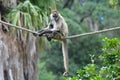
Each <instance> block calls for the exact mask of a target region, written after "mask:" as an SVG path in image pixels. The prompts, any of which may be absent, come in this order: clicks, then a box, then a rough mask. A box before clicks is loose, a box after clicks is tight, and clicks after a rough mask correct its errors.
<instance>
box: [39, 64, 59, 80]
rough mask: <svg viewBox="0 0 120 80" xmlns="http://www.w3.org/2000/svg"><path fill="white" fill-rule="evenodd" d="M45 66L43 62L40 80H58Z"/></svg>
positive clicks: (40, 66)
mask: <svg viewBox="0 0 120 80" xmlns="http://www.w3.org/2000/svg"><path fill="white" fill-rule="evenodd" d="M44 66H45V62H41V63H40V64H39V65H38V67H39V80H57V76H56V75H54V74H53V73H52V72H50V71H47V69H46V67H44Z"/></svg>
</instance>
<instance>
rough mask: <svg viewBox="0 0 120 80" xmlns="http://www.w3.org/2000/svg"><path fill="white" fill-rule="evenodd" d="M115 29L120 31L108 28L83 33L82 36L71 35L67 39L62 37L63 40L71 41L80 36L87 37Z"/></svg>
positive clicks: (80, 35)
mask: <svg viewBox="0 0 120 80" xmlns="http://www.w3.org/2000/svg"><path fill="white" fill-rule="evenodd" d="M117 29H120V27H115V28H109V29H104V30H99V31H94V32H89V33H83V34H78V35H73V36H67V37H64V39H72V38H77V37H82V36H87V35H92V34H99V33H103V32H108V31H113V30H117Z"/></svg>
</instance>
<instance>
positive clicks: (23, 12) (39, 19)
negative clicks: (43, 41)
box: [7, 0, 48, 29]
mask: <svg viewBox="0 0 120 80" xmlns="http://www.w3.org/2000/svg"><path fill="white" fill-rule="evenodd" d="M7 17H8V19H9V21H10V22H12V24H15V25H22V24H23V23H24V24H23V26H24V27H26V28H30V29H34V28H36V29H40V28H41V27H42V26H45V25H46V24H47V22H48V18H47V13H46V11H45V10H42V9H41V8H39V7H38V6H35V5H33V4H32V3H31V2H30V1H29V0H27V1H25V2H24V3H20V4H19V5H18V6H17V8H15V9H13V10H12V11H11V12H10V13H9V14H8V16H7ZM21 18H22V21H20V20H21ZM44 22H46V23H44ZM43 24H44V25H43Z"/></svg>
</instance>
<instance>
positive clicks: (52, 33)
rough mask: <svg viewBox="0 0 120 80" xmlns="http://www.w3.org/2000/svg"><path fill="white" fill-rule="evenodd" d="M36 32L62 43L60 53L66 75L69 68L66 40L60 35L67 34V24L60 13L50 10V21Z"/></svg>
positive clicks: (49, 39)
mask: <svg viewBox="0 0 120 80" xmlns="http://www.w3.org/2000/svg"><path fill="white" fill-rule="evenodd" d="M38 33H40V34H39V36H42V35H46V37H47V39H48V41H51V39H55V40H58V41H60V42H61V43H62V53H63V61H64V68H65V72H64V73H63V76H65V77H67V76H68V70H69V67H68V48H67V40H66V39H62V38H61V37H60V36H62V37H66V36H67V35H68V26H67V23H66V21H65V20H64V18H63V17H62V15H61V14H60V13H58V11H52V13H51V14H50V23H49V25H48V27H46V28H44V29H43V30H40V31H38ZM56 34H57V36H56Z"/></svg>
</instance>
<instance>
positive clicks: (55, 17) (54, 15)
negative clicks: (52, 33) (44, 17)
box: [50, 11, 59, 22]
mask: <svg viewBox="0 0 120 80" xmlns="http://www.w3.org/2000/svg"><path fill="white" fill-rule="evenodd" d="M50 18H51V20H55V21H56V22H57V21H58V20H59V13H58V12H57V11H53V12H52V13H51V16H50Z"/></svg>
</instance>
